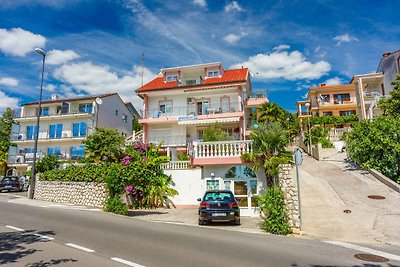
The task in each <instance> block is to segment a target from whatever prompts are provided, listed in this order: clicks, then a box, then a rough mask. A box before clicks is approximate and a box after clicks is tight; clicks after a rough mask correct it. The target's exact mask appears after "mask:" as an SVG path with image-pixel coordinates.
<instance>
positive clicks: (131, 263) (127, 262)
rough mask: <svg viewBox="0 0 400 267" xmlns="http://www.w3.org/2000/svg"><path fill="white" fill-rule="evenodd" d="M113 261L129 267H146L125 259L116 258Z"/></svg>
mask: <svg viewBox="0 0 400 267" xmlns="http://www.w3.org/2000/svg"><path fill="white" fill-rule="evenodd" d="M111 259H112V260H113V261H116V262H119V263H122V264H125V265H128V266H132V267H145V266H143V265H140V264H137V263H134V262H131V261H127V260H124V259H121V258H116V257H114V258H111Z"/></svg>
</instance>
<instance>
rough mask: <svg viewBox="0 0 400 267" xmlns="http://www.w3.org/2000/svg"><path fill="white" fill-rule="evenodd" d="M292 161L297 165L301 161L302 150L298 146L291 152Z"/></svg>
mask: <svg viewBox="0 0 400 267" xmlns="http://www.w3.org/2000/svg"><path fill="white" fill-rule="evenodd" d="M293 160H294V163H295V164H296V165H297V166H298V165H301V163H302V162H303V152H302V151H301V149H300V148H296V150H295V151H294V154H293Z"/></svg>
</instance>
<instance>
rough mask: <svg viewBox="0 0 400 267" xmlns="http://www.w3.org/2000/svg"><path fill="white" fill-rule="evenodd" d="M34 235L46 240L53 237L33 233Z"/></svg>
mask: <svg viewBox="0 0 400 267" xmlns="http://www.w3.org/2000/svg"><path fill="white" fill-rule="evenodd" d="M33 235H34V236H37V237H40V238H44V239H48V240H54V237H50V236H47V235H41V234H33Z"/></svg>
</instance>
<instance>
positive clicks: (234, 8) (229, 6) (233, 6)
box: [225, 1, 243, 12]
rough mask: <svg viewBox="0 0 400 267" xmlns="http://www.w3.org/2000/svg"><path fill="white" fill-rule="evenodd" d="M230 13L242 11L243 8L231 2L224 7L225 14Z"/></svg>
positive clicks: (235, 2)
mask: <svg viewBox="0 0 400 267" xmlns="http://www.w3.org/2000/svg"><path fill="white" fill-rule="evenodd" d="M231 11H243V8H242V7H241V6H240V5H239V3H238V2H237V1H232V2H231V3H228V4H226V6H225V12H231Z"/></svg>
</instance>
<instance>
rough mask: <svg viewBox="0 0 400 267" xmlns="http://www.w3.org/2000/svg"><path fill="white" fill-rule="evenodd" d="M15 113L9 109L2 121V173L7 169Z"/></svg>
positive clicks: (0, 131)
mask: <svg viewBox="0 0 400 267" xmlns="http://www.w3.org/2000/svg"><path fill="white" fill-rule="evenodd" d="M13 118H14V112H13V111H12V109H10V108H7V109H6V111H5V112H4V113H3V115H2V117H1V119H0V172H1V173H4V172H5V171H6V169H7V158H8V149H9V146H10V145H11V142H10V136H11V127H12V124H13V123H14V119H13Z"/></svg>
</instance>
